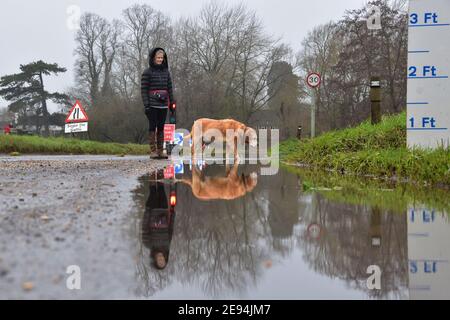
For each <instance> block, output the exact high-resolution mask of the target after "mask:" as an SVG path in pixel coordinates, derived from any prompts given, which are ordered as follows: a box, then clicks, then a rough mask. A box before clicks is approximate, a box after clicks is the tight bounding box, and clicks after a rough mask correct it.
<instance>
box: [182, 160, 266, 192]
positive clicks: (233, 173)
mask: <svg viewBox="0 0 450 320" xmlns="http://www.w3.org/2000/svg"><path fill="white" fill-rule="evenodd" d="M238 167H239V165H238V163H237V162H236V163H235V164H234V165H233V168H232V169H231V170H230V169H229V167H228V166H227V168H226V176H225V177H207V176H205V175H204V174H203V172H201V171H200V170H199V169H198V168H197V167H196V166H193V167H192V178H191V179H185V178H184V179H182V180H180V181H181V182H183V183H186V184H188V185H189V186H190V187H191V188H192V193H193V194H194V196H195V197H196V198H198V199H200V200H215V199H222V200H232V199H236V198H239V197H242V196H243V195H245V194H246V193H247V192H251V191H252V190H253V189H254V188H255V186H256V184H257V182H258V175H257V174H256V172H252V173H251V174H247V175H245V174H242V175H241V176H239V175H238Z"/></svg>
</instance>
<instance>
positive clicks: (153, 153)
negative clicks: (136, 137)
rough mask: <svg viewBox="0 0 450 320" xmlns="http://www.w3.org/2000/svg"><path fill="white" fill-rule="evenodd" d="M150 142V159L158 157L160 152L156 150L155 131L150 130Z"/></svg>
mask: <svg viewBox="0 0 450 320" xmlns="http://www.w3.org/2000/svg"><path fill="white" fill-rule="evenodd" d="M148 144H149V147H150V159H155V158H156V157H158V153H157V152H156V137H155V131H150V133H149V135H148Z"/></svg>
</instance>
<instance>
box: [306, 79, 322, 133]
mask: <svg viewBox="0 0 450 320" xmlns="http://www.w3.org/2000/svg"><path fill="white" fill-rule="evenodd" d="M321 82H322V79H321V78H320V74H318V73H317V72H311V73H310V74H308V76H307V77H306V83H307V84H308V86H309V87H310V88H311V89H312V95H311V99H312V101H311V138H314V137H315V136H316V89H317V88H318V87H319V86H320V83H321Z"/></svg>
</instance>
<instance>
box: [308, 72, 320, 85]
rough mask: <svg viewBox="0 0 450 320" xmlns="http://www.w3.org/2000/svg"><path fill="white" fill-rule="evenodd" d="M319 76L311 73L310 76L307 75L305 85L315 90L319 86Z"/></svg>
mask: <svg viewBox="0 0 450 320" xmlns="http://www.w3.org/2000/svg"><path fill="white" fill-rule="evenodd" d="M320 82H321V79H320V74H318V73H316V72H311V73H310V74H308V76H307V77H306V83H307V84H308V86H310V87H311V88H317V87H318V86H320Z"/></svg>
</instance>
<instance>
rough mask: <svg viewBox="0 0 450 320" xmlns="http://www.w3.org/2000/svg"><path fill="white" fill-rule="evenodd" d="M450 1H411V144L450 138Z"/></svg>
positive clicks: (433, 143) (446, 141)
mask: <svg viewBox="0 0 450 320" xmlns="http://www.w3.org/2000/svg"><path fill="white" fill-rule="evenodd" d="M449 75H450V0H426V1H425V0H410V5H409V39H408V93H407V110H408V111H407V129H408V147H410V148H413V147H421V148H437V147H438V146H441V145H444V146H449V141H450V79H449Z"/></svg>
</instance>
